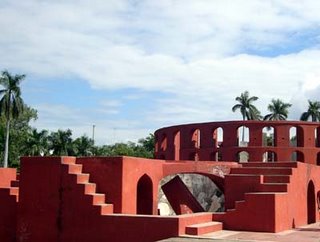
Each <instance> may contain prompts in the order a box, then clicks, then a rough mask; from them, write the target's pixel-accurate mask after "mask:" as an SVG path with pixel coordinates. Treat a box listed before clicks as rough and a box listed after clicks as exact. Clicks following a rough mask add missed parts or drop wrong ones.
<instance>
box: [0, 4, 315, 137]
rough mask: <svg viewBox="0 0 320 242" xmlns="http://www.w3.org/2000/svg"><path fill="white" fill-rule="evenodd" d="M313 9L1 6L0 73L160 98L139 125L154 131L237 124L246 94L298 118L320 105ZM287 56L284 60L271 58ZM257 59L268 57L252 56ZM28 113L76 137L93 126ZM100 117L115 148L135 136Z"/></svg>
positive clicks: (65, 115)
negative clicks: (282, 105) (282, 104)
mask: <svg viewBox="0 0 320 242" xmlns="http://www.w3.org/2000/svg"><path fill="white" fill-rule="evenodd" d="M318 9H320V3H318V2H317V1H312V0H307V1H303V2H301V1H280V0H278V1H276V0H273V1H257V0H248V1H240V0H215V1H208V0H197V1H194V0H162V1H154V0H141V1H125V0H110V1H100V0H94V1H85V0H81V1H68V2H65V1H36V0H31V1H24V2H21V1H17V0H16V1H3V2H1V3H0V28H1V35H0V56H1V58H0V67H4V68H8V69H13V70H17V71H19V72H22V73H27V74H32V75H34V76H37V77H38V78H44V79H45V78H47V77H50V78H51V79H52V78H60V77H66V76H67V77H71V78H79V79H81V80H85V81H87V82H88V83H89V84H90V86H91V87H92V88H95V89H99V90H119V89H128V88H133V89H136V90H139V92H140V93H141V92H144V91H153V92H159V93H165V94H166V95H168V96H169V98H167V96H166V97H163V98H162V99H161V98H160V97H155V98H157V100H158V101H157V102H156V103H157V106H153V107H152V108H150V109H148V110H146V113H147V114H149V117H147V118H146V117H144V116H141V119H143V120H146V119H147V120H148V121H150V123H152V124H153V125H154V127H155V128H157V127H158V125H159V126H162V125H165V124H173V123H180V122H199V121H210V120H223V119H225V120H227V119H235V118H237V117H238V116H237V114H233V113H232V112H231V110H230V109H231V107H232V105H233V104H234V97H235V96H237V95H239V94H240V93H241V92H242V91H244V90H249V91H250V93H251V94H252V95H256V96H259V97H260V100H259V102H258V103H257V106H258V107H260V109H261V111H262V112H263V113H266V112H267V110H266V107H267V104H268V103H269V102H270V100H271V98H273V97H276V98H281V99H283V100H284V101H287V102H293V103H294V106H293V107H292V109H291V110H292V115H291V116H290V117H291V118H296V117H297V116H298V114H299V112H301V110H303V108H304V105H305V104H303V103H306V100H307V99H308V98H309V97H310V98H318V97H319V95H318V94H319V91H320V90H319V85H320V79H319V77H320V73H319V70H320V64H319V63H320V57H319V56H320V55H319V54H320V50H319V48H318V46H317V43H318V42H319V41H317V40H319V31H318V30H317V29H318V27H319V24H320V15H319V14H318V11H317V10H318ZM316 31H318V32H316ZM305 32H307V33H308V35H311V36H312V38H313V41H314V42H315V44H314V45H313V46H312V45H311V46H307V47H305V49H303V48H302V47H299V48H300V49H298V50H295V49H294V47H292V50H290V46H291V44H295V45H294V46H296V45H298V46H299V45H301V46H303V44H304V43H302V44H301V43H296V42H297V41H304V39H303V38H302V37H301V36H304V35H305ZM300 38H302V39H300ZM306 42H307V41H306ZM286 47H288V50H287V53H286V54H283V53H278V52H277V51H278V50H279V49H285V48H286ZM301 49H302V50H301ZM248 50H250V53H251V54H250V53H247V51H248ZM261 50H268V51H270V52H274V53H273V56H275V57H263V56H257V54H256V55H255V54H254V53H255V51H258V52H259V51H261ZM131 97H133V98H134V99H135V98H136V96H135V95H134V94H131ZM130 100H132V98H130V97H127V101H130ZM125 105H126V101H125V98H122V101H121V102H120V101H119V100H116V101H115V100H113V99H108V100H106V101H105V102H102V103H100V106H99V107H97V110H95V111H96V112H100V113H104V114H106V116H105V117H108V118H110V116H111V114H118V113H119V112H120V111H119V110H120V107H125ZM36 108H37V109H38V110H39V116H40V117H39V121H38V122H39V127H44V128H45V127H49V128H52V129H55V128H57V127H60V126H61V127H64V126H66V127H67V125H71V124H72V123H74V124H78V125H73V126H74V128H73V129H74V130H78V131H75V132H77V133H80V131H81V130H82V129H83V130H86V129H88V128H85V127H87V126H88V127H89V131H87V132H88V133H90V127H91V124H92V123H93V121H92V120H90V118H88V117H86V118H84V116H83V110H81V107H79V108H78V109H76V110H75V109H74V108H70V107H66V106H65V105H61V106H53V105H52V104H49V103H48V104H39V105H37V107H36ZM105 110H107V111H105ZM102 111H103V112H102ZM70 114H72V115H70ZM105 117H104V118H101V120H98V121H99V122H100V123H97V127H106V128H105V129H106V130H108V133H110V132H111V131H112V129H113V127H116V126H117V125H116V124H119V125H120V127H118V128H117V130H119V131H118V133H119V137H120V136H121V138H120V139H123V140H124V139H125V138H124V134H125V133H127V134H128V136H130V137H134V136H136V134H141V132H142V131H137V132H136V133H134V130H138V129H139V130H141V129H140V128H138V126H139V125H137V123H139V122H138V121H133V123H132V122H131V121H130V124H127V123H126V122H127V121H125V120H120V121H119V120H113V119H111V120H110V119H109V120H107V119H106V118H105ZM95 122H96V121H95ZM68 127H70V126H68ZM128 127H129V128H128ZM120 130H121V131H120ZM131 130H132V132H131ZM148 132H149V131H148ZM111 133H112V132H111ZM99 134H100V135H101V138H100V139H101V140H102V139H103V137H102V134H103V132H99ZM120 134H121V135H120ZM104 135H107V133H105V134H104ZM140 137H141V136H140Z"/></svg>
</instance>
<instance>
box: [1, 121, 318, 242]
mask: <svg viewBox="0 0 320 242" xmlns="http://www.w3.org/2000/svg"><path fill="white" fill-rule="evenodd" d="M243 126H245V128H243ZM155 137H156V152H155V157H156V159H142V158H135V157H79V158H76V157H23V158H22V159H21V170H20V174H19V175H17V172H16V170H15V169H0V241H4V242H13V241H18V242H43V241H46V242H51V241H52V242H60V241H61V242H67V241H68V242H69V241H75V242H87V241H90V242H91V241H92V242H100V241H101V242H102V241H120V242H121V241H137V242H138V241H139V242H140V241H145V242H148V241H157V240H161V239H165V238H169V237H175V236H181V235H185V234H189V235H200V234H204V233H208V232H213V231H217V230H221V229H227V230H228V229H231V230H244V231H258V232H279V231H283V230H287V229H291V228H295V227H298V226H302V225H306V224H309V223H314V222H316V221H319V220H320V201H319V200H320V166H319V163H320V162H319V160H320V159H319V157H320V147H319V146H320V145H319V144H320V142H319V140H320V124H319V123H311V122H287V121H283V122H259V121H240V122H218V123H202V124H190V125H180V126H173V127H168V128H163V129H160V130H157V131H156V132H155ZM180 173H193V174H202V175H204V176H207V177H209V178H210V179H211V180H212V181H213V182H214V183H215V184H216V185H217V186H218V187H219V188H220V190H221V191H222V192H223V193H224V195H225V211H224V212H215V213H209V212H204V211H203V209H202V208H201V206H199V203H198V202H197V200H196V199H194V197H193V196H192V194H191V193H190V191H189V190H188V189H187V188H186V187H185V185H184V184H183V183H182V182H181V180H180V179H179V177H175V178H173V179H172V180H170V181H169V182H167V183H166V184H165V185H163V190H164V192H165V194H166V196H167V198H168V201H169V202H170V203H171V205H172V207H173V209H174V210H175V212H176V215H174V216H159V215H158V207H157V203H158V192H159V189H158V188H159V184H160V181H161V180H162V179H163V178H165V177H168V176H169V175H170V176H171V175H175V174H180Z"/></svg>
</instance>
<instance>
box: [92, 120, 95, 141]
mask: <svg viewBox="0 0 320 242" xmlns="http://www.w3.org/2000/svg"><path fill="white" fill-rule="evenodd" d="M95 127H96V125H95V124H93V125H92V141H93V144H94V129H95Z"/></svg>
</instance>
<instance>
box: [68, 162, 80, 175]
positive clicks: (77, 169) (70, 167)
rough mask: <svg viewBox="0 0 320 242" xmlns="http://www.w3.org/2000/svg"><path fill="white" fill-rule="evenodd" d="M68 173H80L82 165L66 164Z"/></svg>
mask: <svg viewBox="0 0 320 242" xmlns="http://www.w3.org/2000/svg"><path fill="white" fill-rule="evenodd" d="M68 172H69V174H80V173H81V172H82V165H78V164H68Z"/></svg>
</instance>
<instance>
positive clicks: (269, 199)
mask: <svg viewBox="0 0 320 242" xmlns="http://www.w3.org/2000/svg"><path fill="white" fill-rule="evenodd" d="M242 165H243V167H240V168H232V169H231V171H230V174H229V175H227V176H226V181H227V180H228V179H229V180H231V181H232V182H233V184H237V183H238V184H239V186H238V187H237V189H236V190H238V191H234V192H235V193H237V195H236V196H238V197H239V199H238V200H236V201H234V207H233V208H230V207H229V209H227V210H226V211H225V212H222V213H214V215H213V218H214V220H216V221H220V222H222V223H223V225H224V227H225V228H227V229H236V230H243V229H244V228H251V231H261V232H263V231H265V232H275V231H273V230H274V229H275V228H274V227H272V226H269V224H272V222H271V221H272V219H273V218H272V214H273V213H272V210H273V209H274V207H272V206H274V201H276V199H283V196H286V195H287V192H288V186H289V184H290V180H291V176H292V175H293V170H294V169H296V168H297V162H272V163H271V162H248V163H243V164H242ZM248 179H251V181H256V182H255V183H251V186H246V185H247V184H246V183H245V181H246V180H248ZM226 186H228V184H226ZM239 191H240V192H239ZM229 194H231V191H229ZM240 197H241V198H240ZM227 199H228V198H227ZM229 206H230V204H229ZM268 219H270V220H268ZM267 220H268V221H267ZM239 221H241V223H239ZM266 221H267V222H266ZM263 224H268V226H269V227H268V226H266V225H263Z"/></svg>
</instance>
